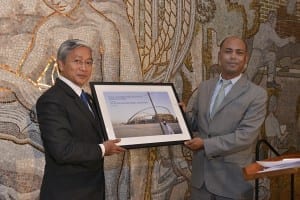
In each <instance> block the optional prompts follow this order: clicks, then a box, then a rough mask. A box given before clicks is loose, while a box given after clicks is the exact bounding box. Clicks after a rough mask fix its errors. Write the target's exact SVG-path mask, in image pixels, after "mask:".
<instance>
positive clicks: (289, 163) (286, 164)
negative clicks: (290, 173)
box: [256, 158, 300, 172]
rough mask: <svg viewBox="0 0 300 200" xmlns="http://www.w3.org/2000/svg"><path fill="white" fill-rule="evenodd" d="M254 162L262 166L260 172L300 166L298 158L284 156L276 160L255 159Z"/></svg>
mask: <svg viewBox="0 0 300 200" xmlns="http://www.w3.org/2000/svg"><path fill="white" fill-rule="evenodd" d="M256 162H257V163H258V164H260V165H261V166H263V167H264V169H263V170H262V171H260V172H266V171H275V170H280V169H288V168H294V167H300V158H286V159H283V160H278V161H256Z"/></svg>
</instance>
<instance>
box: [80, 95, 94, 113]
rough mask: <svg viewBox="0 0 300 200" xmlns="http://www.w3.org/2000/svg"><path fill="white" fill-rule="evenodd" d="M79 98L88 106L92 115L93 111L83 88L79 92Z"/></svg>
mask: <svg viewBox="0 0 300 200" xmlns="http://www.w3.org/2000/svg"><path fill="white" fill-rule="evenodd" d="M80 99H81V100H82V101H83V103H84V104H85V105H86V106H87V107H88V109H89V110H90V111H91V113H92V114H93V115H94V112H93V110H92V108H91V106H90V105H89V101H88V97H87V94H86V93H85V92H84V90H82V92H81V94H80Z"/></svg>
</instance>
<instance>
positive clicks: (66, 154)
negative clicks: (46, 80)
mask: <svg viewBox="0 0 300 200" xmlns="http://www.w3.org/2000/svg"><path fill="white" fill-rule="evenodd" d="M92 106H93V105H92ZM36 108H37V116H38V121H39V125H40V130H41V135H42V140H43V144H44V148H45V157H46V166H45V172H44V177H43V182H42V187H41V193H40V198H41V200H44V199H49V200H58V199H61V200H67V199H72V200H74V199H78V200H79V199H80V200H81V199H82V200H85V199H89V200H93V199H95V200H96V199H97V200H101V199H104V195H105V194H104V188H105V184H104V171H103V158H102V152H101V148H100V147H99V144H100V143H102V142H103V137H102V133H103V130H102V128H101V126H100V123H99V121H98V119H97V118H96V119H95V117H94V116H93V114H92V113H91V112H90V110H89V109H88V107H87V106H86V105H85V104H84V103H83V102H82V101H81V99H80V98H79V97H78V95H77V94H76V93H75V92H74V91H73V90H72V89H71V88H70V87H69V86H68V85H67V84H65V83H64V82H63V81H61V80H60V79H57V80H56V83H55V85H54V86H53V87H51V88H50V89H49V90H47V91H46V92H45V93H44V94H43V95H42V96H41V97H40V98H39V99H38V101H37V105H36ZM94 111H95V110H94Z"/></svg>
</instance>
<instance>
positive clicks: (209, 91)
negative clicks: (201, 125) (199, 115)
mask: <svg viewBox="0 0 300 200" xmlns="http://www.w3.org/2000/svg"><path fill="white" fill-rule="evenodd" d="M218 80H219V78H214V79H212V80H211V81H210V82H208V85H207V91H206V96H207V98H206V102H205V103H206V106H205V107H206V109H207V111H206V118H207V119H208V120H210V103H211V100H212V96H213V94H214V90H215V88H216V85H217V82H218Z"/></svg>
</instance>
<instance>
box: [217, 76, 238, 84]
mask: <svg viewBox="0 0 300 200" xmlns="http://www.w3.org/2000/svg"><path fill="white" fill-rule="evenodd" d="M241 77H242V74H240V75H238V76H236V77H234V78H232V79H229V80H230V81H231V84H232V85H234V84H235V83H236V82H237V81H238V80H239V79H240V78H241ZM222 79H223V78H222V74H220V76H219V81H218V82H219V83H220V82H221V80H222Z"/></svg>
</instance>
